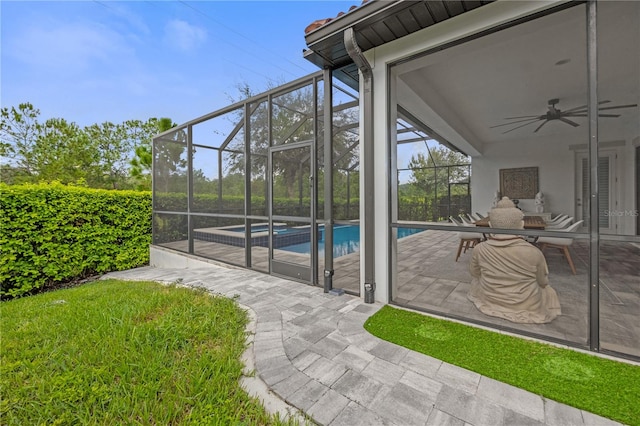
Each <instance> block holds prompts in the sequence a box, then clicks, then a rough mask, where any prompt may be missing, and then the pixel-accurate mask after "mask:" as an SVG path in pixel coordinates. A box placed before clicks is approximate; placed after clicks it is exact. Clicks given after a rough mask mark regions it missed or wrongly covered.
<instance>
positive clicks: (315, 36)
mask: <svg viewBox="0 0 640 426" xmlns="http://www.w3.org/2000/svg"><path fill="white" fill-rule="evenodd" d="M403 1H404V0H368V1H366V2H363V3H362V4H361V5H360V6H358V7H356V8H353V9H351V10H350V11H349V12H347V13H345V14H343V15H338V17H336V18H327V19H319V20H317V21H314V22H313V23H312V24H310V25H309V26H307V28H309V27H311V25H313V24H314V23H317V24H319V26H318V28H316V29H313V30H311V31H310V32H309V33H307V34H305V36H304V38H305V41H306V43H307V46H308V47H309V48H312V45H313V44H315V43H318V42H322V41H323V40H324V39H326V38H328V37H331V36H332V35H334V34H336V33H338V32H341V31H343V30H345V29H347V28H349V27H352V26H354V25H356V24H358V23H360V22H362V21H365V20H368V19H371V18H372V17H373V16H374V15H376V14H378V13H380V12H381V11H385V10H388V9H391V8H393V7H394V6H396V5H397V4H399V3H402V2H403Z"/></svg>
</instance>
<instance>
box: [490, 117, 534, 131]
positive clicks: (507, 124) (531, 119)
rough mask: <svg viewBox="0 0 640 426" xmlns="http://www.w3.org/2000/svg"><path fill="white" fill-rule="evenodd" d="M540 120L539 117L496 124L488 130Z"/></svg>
mask: <svg viewBox="0 0 640 426" xmlns="http://www.w3.org/2000/svg"><path fill="white" fill-rule="evenodd" d="M539 119H540V117H536V118H527V119H526V120H518V121H512V122H511V123H503V124H498V125H495V126H490V127H489V128H490V129H493V128H494V127H502V126H509V125H511V124H516V123H524V122H525V121H538V120H539Z"/></svg>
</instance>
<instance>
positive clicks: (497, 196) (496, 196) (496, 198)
mask: <svg viewBox="0 0 640 426" xmlns="http://www.w3.org/2000/svg"><path fill="white" fill-rule="evenodd" d="M498 201H500V191H496V192H494V193H493V202H492V203H491V207H493V208H495V207H496V206H497V205H498Z"/></svg>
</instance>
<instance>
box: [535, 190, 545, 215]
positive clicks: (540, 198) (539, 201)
mask: <svg viewBox="0 0 640 426" xmlns="http://www.w3.org/2000/svg"><path fill="white" fill-rule="evenodd" d="M535 203H536V213H542V212H544V194H543V193H542V192H538V193H537V194H536V199H535Z"/></svg>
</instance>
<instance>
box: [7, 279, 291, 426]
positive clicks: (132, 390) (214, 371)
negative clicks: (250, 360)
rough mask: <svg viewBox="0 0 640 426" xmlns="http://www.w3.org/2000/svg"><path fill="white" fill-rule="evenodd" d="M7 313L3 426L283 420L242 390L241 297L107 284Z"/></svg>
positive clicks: (26, 301) (29, 301)
mask: <svg viewBox="0 0 640 426" xmlns="http://www.w3.org/2000/svg"><path fill="white" fill-rule="evenodd" d="M0 309H1V318H2V321H1V326H0V332H1V336H2V341H1V344H2V352H1V355H0V356H1V358H0V359H1V364H0V368H1V369H0V397H1V402H0V415H1V418H0V423H1V424H3V425H27V424H30V425H35V424H83V425H91V424H100V425H121V424H141V425H152V424H153V425H169V424H172V425H178V424H203V425H218V424H219V425H230V424H234V425H235V424H240V425H272V424H283V422H282V421H280V419H278V418H277V417H273V416H270V415H269V414H268V413H266V412H265V410H264V408H263V407H262V406H261V404H260V403H259V402H258V401H257V400H255V399H252V398H250V397H249V396H248V395H247V394H246V393H245V392H244V391H243V390H242V388H241V387H240V385H239V382H238V380H239V379H240V377H241V375H242V368H243V365H242V363H241V362H240V355H241V354H242V352H243V351H244V349H245V325H246V324H247V321H248V318H247V315H246V313H245V312H244V311H243V310H241V309H240V308H239V307H238V306H237V304H236V303H235V302H234V301H233V300H229V299H226V298H223V297H214V296H211V295H209V294H208V293H205V292H203V291H196V290H189V289H184V288H178V287H175V286H162V285H159V284H156V283H150V282H122V281H117V280H107V281H98V282H94V283H91V284H86V285H83V286H80V287H75V288H71V289H66V290H59V291H53V292H50V293H43V294H40V295H37V296H32V297H27V298H22V299H17V300H12V301H8V302H4V303H2V304H0Z"/></svg>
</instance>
